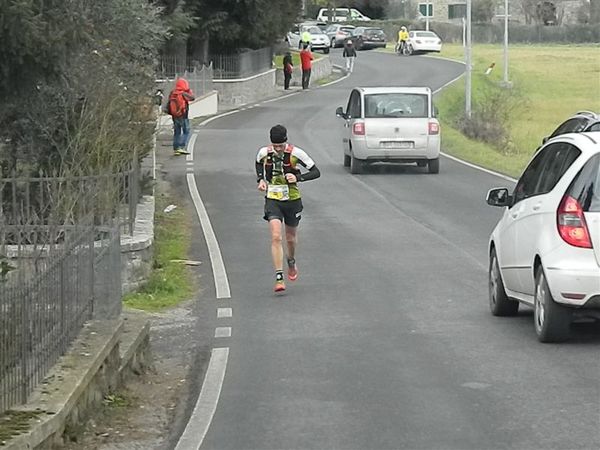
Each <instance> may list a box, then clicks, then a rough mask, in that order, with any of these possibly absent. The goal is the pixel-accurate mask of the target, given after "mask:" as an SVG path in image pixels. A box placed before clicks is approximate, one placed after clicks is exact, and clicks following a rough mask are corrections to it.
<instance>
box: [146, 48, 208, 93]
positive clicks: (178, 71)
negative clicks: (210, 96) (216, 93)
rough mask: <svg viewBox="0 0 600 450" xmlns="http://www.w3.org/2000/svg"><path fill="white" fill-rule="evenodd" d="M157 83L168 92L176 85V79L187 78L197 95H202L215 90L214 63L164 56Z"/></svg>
mask: <svg viewBox="0 0 600 450" xmlns="http://www.w3.org/2000/svg"><path fill="white" fill-rule="evenodd" d="M156 76H157V80H156V82H157V84H158V85H159V87H160V88H161V89H162V90H163V92H165V93H168V92H170V91H171V90H172V89H173V88H174V87H175V80H176V79H177V78H179V77H183V78H185V79H186V80H187V81H188V83H189V84H190V88H191V89H192V91H193V92H194V95H195V96H196V97H201V96H203V95H205V94H207V93H209V92H211V91H212V90H213V67H212V64H209V65H203V64H200V63H198V62H197V61H192V60H182V59H181V58H179V57H176V56H172V57H167V56H166V57H163V58H162V59H161V62H160V64H159V68H158V71H157V75H156Z"/></svg>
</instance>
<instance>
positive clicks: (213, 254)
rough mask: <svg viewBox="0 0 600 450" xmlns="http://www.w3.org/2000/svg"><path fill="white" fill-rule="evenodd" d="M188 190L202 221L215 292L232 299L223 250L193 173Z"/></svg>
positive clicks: (190, 175) (190, 176)
mask: <svg viewBox="0 0 600 450" xmlns="http://www.w3.org/2000/svg"><path fill="white" fill-rule="evenodd" d="M186 177H187V183H188V189H189V191H190V195H191V196H192V201H193V202H194V206H195V208H196V213H197V214H198V219H200V224H201V225H202V231H203V232H204V239H205V240H206V245H207V247H208V254H209V256H210V262H211V265H212V269H213V277H214V279H215V290H216V294H217V298H231V293H230V290H229V280H228V279H227V271H226V270H225V264H223V256H222V255H221V249H220V248H219V242H218V241H217V237H216V236H215V232H214V230H213V227H212V225H211V223H210V218H209V217H208V213H207V212H206V208H205V207H204V203H202V198H200V193H199V192H198V186H197V185H196V178H195V177H194V174H193V173H188V174H186Z"/></svg>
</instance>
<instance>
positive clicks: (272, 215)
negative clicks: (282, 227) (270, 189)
mask: <svg viewBox="0 0 600 450" xmlns="http://www.w3.org/2000/svg"><path fill="white" fill-rule="evenodd" d="M301 212H302V199H300V198H299V199H297V200H287V201H283V202H282V201H279V200H273V199H271V198H266V199H265V215H264V216H263V218H264V219H265V220H272V219H279V220H281V221H282V222H285V224H286V225H288V226H290V227H297V226H298V223H299V222H300V218H301V217H300V213H301Z"/></svg>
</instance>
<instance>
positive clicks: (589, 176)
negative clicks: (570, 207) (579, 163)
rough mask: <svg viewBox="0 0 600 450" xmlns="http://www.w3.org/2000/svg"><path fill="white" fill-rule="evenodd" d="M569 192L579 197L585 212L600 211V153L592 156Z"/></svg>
mask: <svg viewBox="0 0 600 450" xmlns="http://www.w3.org/2000/svg"><path fill="white" fill-rule="evenodd" d="M567 192H568V194H569V195H570V196H571V197H573V198H575V199H577V201H578V202H579V204H580V205H581V207H582V209H583V211H584V212H600V155H596V156H593V157H592V158H590V160H589V161H588V162H587V163H586V164H585V166H583V168H582V169H581V170H580V171H579V173H578V174H577V177H576V178H575V179H574V180H573V182H572V183H571V186H570V187H569V189H568V191H567Z"/></svg>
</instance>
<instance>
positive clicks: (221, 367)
mask: <svg viewBox="0 0 600 450" xmlns="http://www.w3.org/2000/svg"><path fill="white" fill-rule="evenodd" d="M228 357H229V349H228V348H214V349H213V350H212V353H211V356H210V362H209V363H208V369H207V370H206V377H205V378H204V383H203V384H202V390H201V391H200V396H199V397H198V402H197V403H196V406H195V407H194V411H193V412H192V415H191V417H190V420H189V422H188V424H187V426H186V427H185V430H184V431H183V434H182V435H181V438H180V439H179V442H178V443H177V446H176V447H175V450H198V449H199V448H200V446H201V445H202V442H203V441H204V438H205V437H206V433H207V432H208V428H209V427H210V423H211V422H212V418H213V416H214V414H215V411H216V409H217V403H218V401H219V396H220V395H221V388H222V387H223V380H224V378H225V369H226V368H227V359H228Z"/></svg>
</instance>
